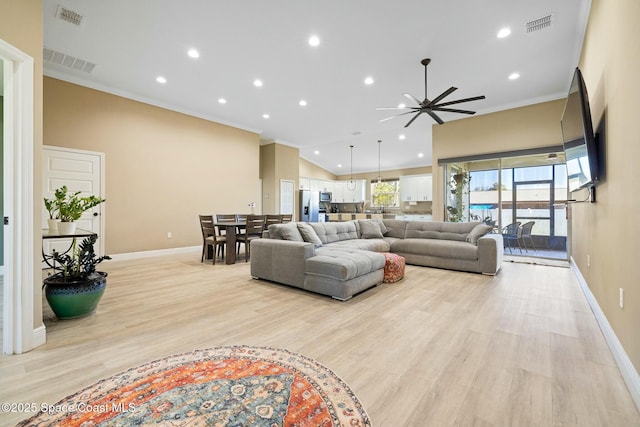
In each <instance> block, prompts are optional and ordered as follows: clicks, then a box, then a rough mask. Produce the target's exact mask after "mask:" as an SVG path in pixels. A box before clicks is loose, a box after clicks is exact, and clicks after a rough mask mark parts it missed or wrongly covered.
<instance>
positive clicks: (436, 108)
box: [431, 107, 476, 114]
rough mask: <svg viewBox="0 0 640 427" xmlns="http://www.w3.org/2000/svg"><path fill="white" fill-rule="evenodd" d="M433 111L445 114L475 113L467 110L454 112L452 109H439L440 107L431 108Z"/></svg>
mask: <svg viewBox="0 0 640 427" xmlns="http://www.w3.org/2000/svg"><path fill="white" fill-rule="evenodd" d="M431 109H432V110H434V111H444V112H446V113H460V114H475V113H476V112H475V111H469V110H456V109H454V108H440V107H433V108H431Z"/></svg>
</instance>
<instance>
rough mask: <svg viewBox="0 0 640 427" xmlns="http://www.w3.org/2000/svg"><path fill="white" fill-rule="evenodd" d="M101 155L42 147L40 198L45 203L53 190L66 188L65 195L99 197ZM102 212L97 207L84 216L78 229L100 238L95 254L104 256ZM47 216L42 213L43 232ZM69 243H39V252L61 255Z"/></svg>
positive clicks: (101, 171) (64, 241)
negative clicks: (40, 248) (52, 252)
mask: <svg viewBox="0 0 640 427" xmlns="http://www.w3.org/2000/svg"><path fill="white" fill-rule="evenodd" d="M103 164H104V153H98V152H89V151H78V150H71V149H66V148H59V147H43V150H42V167H43V170H42V196H43V197H46V198H48V199H51V198H53V197H55V190H56V189H57V188H60V187H62V186H63V185H66V186H67V188H68V189H69V192H72V193H73V192H76V191H81V192H82V195H91V194H93V195H95V196H97V197H104V194H103V185H102V179H103V170H102V169H103ZM103 209H104V204H100V205H98V206H96V207H94V208H93V209H91V210H89V211H87V212H85V213H84V214H83V215H82V217H81V218H80V220H78V221H77V222H78V228H81V229H84V230H89V231H93V232H94V233H97V234H98V236H99V237H100V238H99V239H98V244H97V245H96V252H97V253H98V254H103V253H104V238H103V234H104V230H103V221H104V219H103ZM47 219H48V212H47V210H46V209H43V212H42V228H47V226H48V225H47ZM70 243H71V239H68V240H52V241H44V242H43V250H44V251H45V253H50V252H51V250H52V249H56V250H57V251H64V250H66V249H67V248H69V245H70Z"/></svg>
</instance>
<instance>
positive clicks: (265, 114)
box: [262, 113, 271, 119]
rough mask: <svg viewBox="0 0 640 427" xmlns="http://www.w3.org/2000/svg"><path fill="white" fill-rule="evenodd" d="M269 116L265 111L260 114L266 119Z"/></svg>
mask: <svg viewBox="0 0 640 427" xmlns="http://www.w3.org/2000/svg"><path fill="white" fill-rule="evenodd" d="M269 117H271V116H269V115H268V114H267V113H264V114H263V115H262V118H263V119H268V118H269Z"/></svg>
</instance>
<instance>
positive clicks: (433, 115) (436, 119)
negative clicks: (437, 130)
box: [426, 110, 444, 125]
mask: <svg viewBox="0 0 640 427" xmlns="http://www.w3.org/2000/svg"><path fill="white" fill-rule="evenodd" d="M426 113H427V114H428V115H430V116H431V118H432V119H433V120H435V121H436V122H438V124H439V125H441V124H444V121H443V120H442V119H441V118H440V117H438V115H437V114H436V113H434V112H433V111H431V110H427V111H426Z"/></svg>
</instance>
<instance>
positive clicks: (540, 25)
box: [526, 15, 552, 33]
mask: <svg viewBox="0 0 640 427" xmlns="http://www.w3.org/2000/svg"><path fill="white" fill-rule="evenodd" d="M551 16H552V15H547V16H543V17H542V18H538V19H534V20H533V21H529V22H527V24H526V26H527V33H533V32H534V31H540V30H542V29H545V28H547V27H550V26H551Z"/></svg>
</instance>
